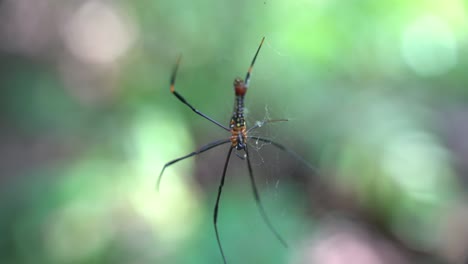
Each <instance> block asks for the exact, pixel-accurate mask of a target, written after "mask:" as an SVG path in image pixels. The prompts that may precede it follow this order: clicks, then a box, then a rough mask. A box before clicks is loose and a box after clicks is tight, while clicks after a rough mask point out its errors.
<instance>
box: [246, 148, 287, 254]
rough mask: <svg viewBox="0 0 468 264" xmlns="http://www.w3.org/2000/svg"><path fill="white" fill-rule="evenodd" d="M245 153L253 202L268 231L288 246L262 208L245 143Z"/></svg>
mask: <svg viewBox="0 0 468 264" xmlns="http://www.w3.org/2000/svg"><path fill="white" fill-rule="evenodd" d="M244 150H245V153H246V154H247V167H248V169H249V177H250V181H251V183H252V190H253V194H254V198H255V202H256V204H257V206H258V209H259V211H260V214H261V215H262V217H263V220H264V221H265V223H266V224H267V226H268V228H269V229H270V231H271V232H272V233H273V234H274V235H275V236H276V238H277V239H278V240H279V241H280V242H281V244H283V246H284V247H285V248H287V247H288V244H287V243H286V242H285V241H284V239H283V238H282V237H281V236H280V234H279V233H278V231H276V229H275V228H274V227H273V225H272V224H271V222H270V220H269V218H268V216H267V214H266V212H265V209H264V208H263V205H262V202H261V200H260V195H259V194H258V190H257V185H256V184H255V178H254V176H253V171H252V164H251V163H250V155H249V151H248V149H247V145H246V146H245V149H244Z"/></svg>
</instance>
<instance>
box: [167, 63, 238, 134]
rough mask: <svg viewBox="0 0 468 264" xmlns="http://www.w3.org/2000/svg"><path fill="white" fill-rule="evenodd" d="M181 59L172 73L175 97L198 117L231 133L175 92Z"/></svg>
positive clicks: (172, 86)
mask: <svg viewBox="0 0 468 264" xmlns="http://www.w3.org/2000/svg"><path fill="white" fill-rule="evenodd" d="M180 59H181V57H179V58H178V59H177V62H176V65H175V66H174V70H173V71H172V75H171V86H170V90H171V93H172V94H174V95H175V97H177V99H179V101H181V102H182V103H184V104H185V105H186V106H188V107H189V108H190V109H192V111H193V112H195V113H196V114H197V115H199V116H202V117H203V118H205V119H208V120H209V121H211V122H212V123H214V124H216V125H217V126H219V127H221V128H222V129H224V130H226V131H230V129H229V128H227V127H225V126H223V125H221V124H220V123H219V122H218V121H216V120H214V119H212V118H211V117H209V116H207V115H205V114H203V113H202V112H200V111H199V110H197V109H195V107H193V106H192V105H191V104H190V103H189V102H187V100H185V98H184V97H183V96H182V95H181V94H179V93H178V92H177V91H176V90H175V79H176V75H177V70H178V69H179V64H180Z"/></svg>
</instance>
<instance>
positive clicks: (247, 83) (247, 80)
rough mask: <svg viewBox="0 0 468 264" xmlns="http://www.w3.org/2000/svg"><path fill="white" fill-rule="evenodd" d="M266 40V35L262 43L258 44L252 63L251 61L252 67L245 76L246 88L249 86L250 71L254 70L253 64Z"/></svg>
mask: <svg viewBox="0 0 468 264" xmlns="http://www.w3.org/2000/svg"><path fill="white" fill-rule="evenodd" d="M264 40H265V37H263V38H262V41H261V42H260V45H259V46H258V49H257V52H255V55H254V57H253V59H252V63H250V67H249V69H248V70H247V75H246V76H245V88H249V82H250V73H251V72H252V69H253V66H254V64H255V60H256V59H257V55H258V52H259V51H260V48H261V47H262V45H263V41H264Z"/></svg>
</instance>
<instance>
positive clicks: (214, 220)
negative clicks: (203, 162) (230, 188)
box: [213, 147, 234, 264]
mask: <svg viewBox="0 0 468 264" xmlns="http://www.w3.org/2000/svg"><path fill="white" fill-rule="evenodd" d="M233 149H234V148H232V147H231V148H229V151H228V154H227V157H226V162H225V163H224V168H223V175H222V176H221V182H220V183H219V187H218V196H217V197H216V204H215V207H214V212H213V223H214V228H215V233H216V240H217V241H218V247H219V251H220V252H221V256H222V257H223V262H224V264H226V263H227V262H226V256H225V255H224V251H223V247H222V246H221V240H220V239H219V233H218V207H219V200H220V198H221V193H222V192H223V185H224V179H225V178H226V170H227V167H228V164H229V158H230V157H231V154H232V150H233Z"/></svg>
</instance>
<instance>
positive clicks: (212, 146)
mask: <svg viewBox="0 0 468 264" xmlns="http://www.w3.org/2000/svg"><path fill="white" fill-rule="evenodd" d="M228 142H231V140H230V139H221V140H217V141H213V142H211V143H208V144H206V145H204V146H202V147H201V148H200V149H198V150H196V151H194V152H192V153H190V154H188V155H185V156H182V157H180V158H177V159H175V160H171V161H169V162H168V163H166V164H165V165H164V167H163V168H162V170H161V173H160V174H159V178H158V183H157V187H156V188H157V190H158V191H159V185H160V183H161V178H162V175H163V173H164V170H165V169H166V168H167V167H169V166H171V165H173V164H174V163H177V162H179V161H181V160H184V159H186V158H190V157H192V156H195V155H198V154H200V153H202V152H205V151H207V150H209V149H212V148H214V147H217V146H220V145H223V144H226V143H228Z"/></svg>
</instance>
